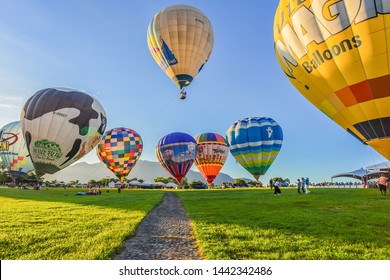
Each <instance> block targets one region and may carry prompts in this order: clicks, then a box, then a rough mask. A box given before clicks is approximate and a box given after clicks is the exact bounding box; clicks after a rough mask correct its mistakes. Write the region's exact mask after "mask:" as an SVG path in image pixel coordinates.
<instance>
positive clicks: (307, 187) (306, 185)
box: [305, 177, 310, 193]
mask: <svg viewBox="0 0 390 280" xmlns="http://www.w3.org/2000/svg"><path fill="white" fill-rule="evenodd" d="M309 184H310V182H309V178H308V177H306V179H305V192H306V193H310V191H309Z"/></svg>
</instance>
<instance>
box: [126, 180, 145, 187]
mask: <svg viewBox="0 0 390 280" xmlns="http://www.w3.org/2000/svg"><path fill="white" fill-rule="evenodd" d="M141 184H142V183H141V182H140V181H137V180H132V181H130V182H129V185H134V186H140V185H141Z"/></svg>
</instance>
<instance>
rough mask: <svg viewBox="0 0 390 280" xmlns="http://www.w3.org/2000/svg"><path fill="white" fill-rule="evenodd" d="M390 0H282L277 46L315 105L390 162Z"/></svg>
mask: <svg viewBox="0 0 390 280" xmlns="http://www.w3.org/2000/svg"><path fill="white" fill-rule="evenodd" d="M389 20H390V1H388V0H386V1H292V0H281V1H280V3H279V6H278V8H277V11H276V13H275V19H274V43H275V51H276V56H277V58H278V60H279V63H280V66H281V67H282V69H283V71H284V72H285V74H286V75H287V77H288V79H289V80H290V82H291V83H292V84H293V85H294V86H295V87H296V88H297V89H298V91H299V92H301V94H302V95H303V96H305V97H306V98H307V99H308V100H309V101H310V102H311V103H312V104H313V105H315V106H316V107H317V108H318V109H319V110H321V111H322V112H323V113H324V114H326V115H327V116H328V117H329V118H331V119H332V120H333V121H335V122H336V123H337V124H339V125H340V126H341V127H343V128H344V129H345V130H347V131H348V132H349V133H351V134H352V135H353V136H354V137H356V138H357V139H359V140H360V141H361V142H363V143H365V144H368V145H370V146H371V147H373V148H374V149H375V150H376V151H378V152H379V153H380V154H382V155H383V156H385V157H386V158H388V159H390V111H389V110H388V108H389V106H390V67H389V61H390V55H389V52H390V48H389V47H390V40H389V38H390V27H389V25H388V24H387V22H389Z"/></svg>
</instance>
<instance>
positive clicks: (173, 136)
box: [156, 132, 198, 184]
mask: <svg viewBox="0 0 390 280" xmlns="http://www.w3.org/2000/svg"><path fill="white" fill-rule="evenodd" d="M197 152H198V148H197V146H196V141H195V139H194V138H193V137H192V136H190V135H188V134H186V133H183V132H174V133H170V134H168V135H166V136H164V137H162V138H161V139H160V140H159V141H158V143H157V146H156V155H157V159H158V161H159V162H160V164H161V165H162V166H163V167H164V168H165V169H166V170H167V171H168V172H169V173H170V174H172V176H173V177H174V178H175V179H176V181H177V182H178V183H179V184H180V182H181V180H182V179H183V178H184V177H185V176H186V175H187V173H188V171H189V170H190V168H191V166H192V164H193V163H194V161H195V157H196V153H197Z"/></svg>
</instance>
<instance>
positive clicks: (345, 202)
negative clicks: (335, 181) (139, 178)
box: [177, 188, 390, 260]
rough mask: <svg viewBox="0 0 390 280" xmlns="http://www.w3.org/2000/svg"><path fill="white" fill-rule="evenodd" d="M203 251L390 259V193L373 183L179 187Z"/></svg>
mask: <svg viewBox="0 0 390 280" xmlns="http://www.w3.org/2000/svg"><path fill="white" fill-rule="evenodd" d="M177 195H178V196H179V197H180V199H181V201H182V202H183V204H184V206H185V209H186V211H187V213H188V215H189V217H190V219H191V222H192V226H193V229H194V231H195V235H196V239H197V241H198V244H199V248H200V251H201V254H202V256H203V258H204V259H210V260H248V259H252V260H254V259H275V260H280V259H293V260H311V259H313V260H328V259H332V260H338V259H349V260H350V259H352V260H362V259H374V260H379V259H384V260H388V259H390V234H389V233H390V195H389V194H388V195H389V196H387V197H382V196H381V195H380V193H379V190H377V189H312V192H311V193H310V194H308V195H305V194H302V195H298V194H297V192H296V190H295V189H284V188H282V195H281V196H280V197H275V196H274V195H273V192H272V191H271V190H269V189H252V190H247V189H241V190H236V189H235V190H203V191H178V192H177Z"/></svg>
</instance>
